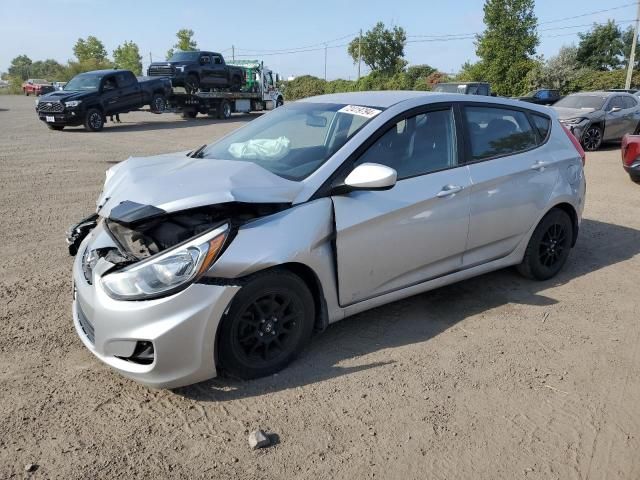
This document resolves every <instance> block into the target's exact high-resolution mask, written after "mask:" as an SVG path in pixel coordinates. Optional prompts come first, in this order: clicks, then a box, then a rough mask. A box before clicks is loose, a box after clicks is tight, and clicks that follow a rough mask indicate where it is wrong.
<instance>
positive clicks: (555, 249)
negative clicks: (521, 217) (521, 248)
mask: <svg viewBox="0 0 640 480" xmlns="http://www.w3.org/2000/svg"><path fill="white" fill-rule="evenodd" d="M572 241H573V222H572V221H571V218H569V215H568V214H567V213H566V212H565V211H563V210H560V209H558V208H554V209H553V210H551V211H550V212H549V213H547V214H546V215H545V216H544V217H543V218H542V220H540V223H539V224H538V226H537V227H536V229H535V230H534V232H533V235H532V236H531V239H530V240H529V244H528V245H527V249H526V250H525V254H524V258H523V260H522V263H521V264H520V265H518V271H519V272H520V273H521V274H522V275H523V276H525V277H527V278H530V279H533V280H548V279H550V278H552V277H554V276H556V274H557V273H558V272H559V271H560V270H561V269H562V267H563V266H564V264H565V262H566V261H567V258H568V257H569V252H570V251H571V243H572Z"/></svg>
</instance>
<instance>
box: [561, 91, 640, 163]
mask: <svg viewBox="0 0 640 480" xmlns="http://www.w3.org/2000/svg"><path fill="white" fill-rule="evenodd" d="M552 108H553V109H554V110H555V111H556V112H557V113H558V117H559V118H560V121H561V122H562V123H563V124H564V125H566V126H567V128H569V129H570V130H571V132H572V133H573V134H574V135H575V136H576V137H577V138H578V139H580V141H581V143H582V146H583V147H584V149H585V150H589V151H594V150H598V149H599V148H600V146H601V145H602V144H603V143H604V142H610V141H619V140H622V137H624V136H625V135H626V134H627V133H631V134H633V133H638V127H640V99H639V98H638V97H637V96H636V95H632V94H630V93H626V92H583V93H574V94H573V95H568V96H566V97H564V98H563V99H562V100H560V101H558V102H556V103H555V104H554V105H553V107H552Z"/></svg>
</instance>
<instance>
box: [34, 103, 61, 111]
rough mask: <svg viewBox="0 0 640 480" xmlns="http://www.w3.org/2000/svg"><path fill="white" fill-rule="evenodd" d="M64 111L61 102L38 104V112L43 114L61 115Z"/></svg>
mask: <svg viewBox="0 0 640 480" xmlns="http://www.w3.org/2000/svg"><path fill="white" fill-rule="evenodd" d="M63 110H64V107H63V106H62V103H60V102H40V103H38V112H42V113H60V112H62V111H63Z"/></svg>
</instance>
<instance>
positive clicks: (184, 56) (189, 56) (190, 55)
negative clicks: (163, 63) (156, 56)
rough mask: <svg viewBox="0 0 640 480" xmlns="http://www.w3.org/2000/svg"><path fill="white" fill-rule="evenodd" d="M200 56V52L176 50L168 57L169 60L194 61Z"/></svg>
mask: <svg viewBox="0 0 640 480" xmlns="http://www.w3.org/2000/svg"><path fill="white" fill-rule="evenodd" d="M199 57H200V52H177V53H174V54H173V56H172V57H171V58H170V59H169V61H170V62H195V61H197V60H198V58H199Z"/></svg>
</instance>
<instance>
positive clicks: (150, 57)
mask: <svg viewBox="0 0 640 480" xmlns="http://www.w3.org/2000/svg"><path fill="white" fill-rule="evenodd" d="M149 63H150V64H151V63H153V55H151V52H149Z"/></svg>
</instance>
